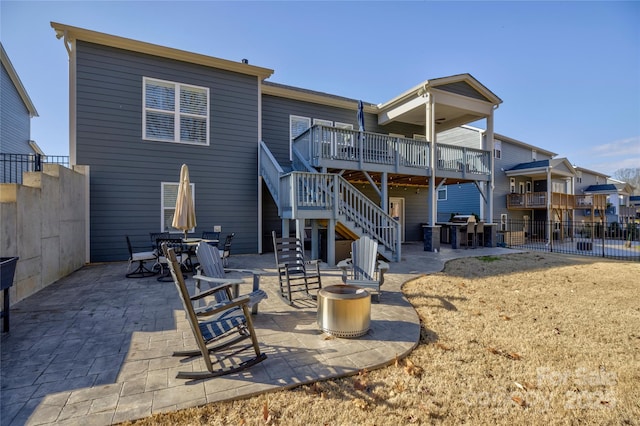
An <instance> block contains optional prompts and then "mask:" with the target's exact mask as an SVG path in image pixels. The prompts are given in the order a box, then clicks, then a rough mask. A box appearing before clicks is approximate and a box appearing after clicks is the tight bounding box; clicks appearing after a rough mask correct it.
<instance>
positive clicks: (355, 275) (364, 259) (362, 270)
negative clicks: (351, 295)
mask: <svg viewBox="0 0 640 426" xmlns="http://www.w3.org/2000/svg"><path fill="white" fill-rule="evenodd" d="M338 268H340V269H342V281H343V282H344V283H345V284H347V285H355V286H358V287H363V288H366V289H367V290H369V291H370V292H371V293H373V295H374V296H375V299H376V301H378V302H380V292H381V291H380V287H381V286H382V284H383V283H384V273H385V272H386V271H387V270H388V269H389V264H388V263H386V262H383V261H382V260H378V242H377V241H376V240H374V239H371V238H370V237H369V236H367V235H365V236H363V237H361V238H359V239H357V240H356V241H354V242H353V243H351V258H350V259H345V260H343V261H341V262H339V263H338Z"/></svg>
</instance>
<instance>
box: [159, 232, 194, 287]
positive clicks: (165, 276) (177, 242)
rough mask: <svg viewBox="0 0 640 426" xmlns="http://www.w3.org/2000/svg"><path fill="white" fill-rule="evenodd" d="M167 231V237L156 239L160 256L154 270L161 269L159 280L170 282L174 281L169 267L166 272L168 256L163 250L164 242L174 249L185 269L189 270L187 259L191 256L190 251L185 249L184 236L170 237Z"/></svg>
mask: <svg viewBox="0 0 640 426" xmlns="http://www.w3.org/2000/svg"><path fill="white" fill-rule="evenodd" d="M168 235H169V234H168V233H167V236H166V237H161V238H158V239H156V247H158V257H157V260H156V264H155V265H154V268H153V269H154V270H155V269H158V270H159V271H160V276H159V277H158V281H165V282H169V281H172V278H171V275H170V273H169V270H168V269H167V270H166V272H165V269H164V268H165V266H166V265H167V262H168V261H167V258H166V256H165V255H164V251H163V250H162V246H163V244H164V245H166V246H167V247H169V248H172V249H174V253H175V255H176V258H177V259H178V261H179V262H180V265H181V267H182V268H183V269H185V270H188V266H187V264H186V263H187V260H186V259H188V257H189V253H188V252H187V251H186V250H185V249H184V246H183V243H182V238H176V237H169V236H168Z"/></svg>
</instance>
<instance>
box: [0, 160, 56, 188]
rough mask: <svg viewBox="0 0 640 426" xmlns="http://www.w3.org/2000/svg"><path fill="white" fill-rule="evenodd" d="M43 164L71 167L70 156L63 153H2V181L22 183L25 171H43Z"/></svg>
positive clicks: (0, 164)
mask: <svg viewBox="0 0 640 426" xmlns="http://www.w3.org/2000/svg"><path fill="white" fill-rule="evenodd" d="M43 164H60V165H61V166H64V167H69V157H68V156H63V155H40V154H5V153H0V183H22V174H23V173H25V172H41V171H42V165H43Z"/></svg>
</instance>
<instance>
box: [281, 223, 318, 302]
mask: <svg viewBox="0 0 640 426" xmlns="http://www.w3.org/2000/svg"><path fill="white" fill-rule="evenodd" d="M271 237H272V239H273V251H274V252H275V256H276V266H277V268H278V279H279V282H280V296H281V297H282V298H284V299H285V300H286V301H287V302H288V303H289V304H290V305H292V304H293V295H294V293H301V292H304V297H305V298H312V299H315V298H316V297H317V294H313V293H311V291H317V290H320V289H321V288H322V279H321V277H320V263H319V261H318V260H306V259H305V258H304V250H303V246H302V242H301V241H300V239H299V238H294V237H282V238H278V237H277V236H276V232H275V231H272V233H271Z"/></svg>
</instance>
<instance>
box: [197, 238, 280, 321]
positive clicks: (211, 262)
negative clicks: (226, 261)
mask: <svg viewBox="0 0 640 426" xmlns="http://www.w3.org/2000/svg"><path fill="white" fill-rule="evenodd" d="M196 256H197V257H198V263H199V266H198V267H197V268H196V270H197V271H198V272H197V274H196V275H194V276H193V279H194V280H195V282H196V289H195V294H200V293H202V291H203V288H202V287H203V283H207V284H208V285H209V287H210V288H215V287H217V286H219V285H221V284H231V285H233V297H234V298H235V297H238V296H239V292H240V291H239V288H238V287H239V285H240V284H243V283H244V282H245V280H244V279H242V278H231V277H228V276H227V273H233V272H237V273H243V274H251V275H252V276H253V289H252V291H251V293H249V294H247V296H249V303H248V306H249V308H251V311H252V313H254V314H257V313H258V303H260V302H261V301H262V300H264V299H266V298H267V293H266V292H265V291H264V290H261V289H260V276H261V275H262V274H263V272H262V271H256V270H253V269H228V268H224V266H223V265H222V259H221V258H220V252H219V251H218V248H217V247H214V246H212V245H210V244H208V243H205V242H200V243H199V244H198V246H197V247H196ZM207 291H208V290H207ZM214 296H215V298H216V301H217V302H224V301H227V300H229V299H228V297H227V294H226V292H222V291H219V292H216V293H215V294H214ZM204 309H206V308H204Z"/></svg>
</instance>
